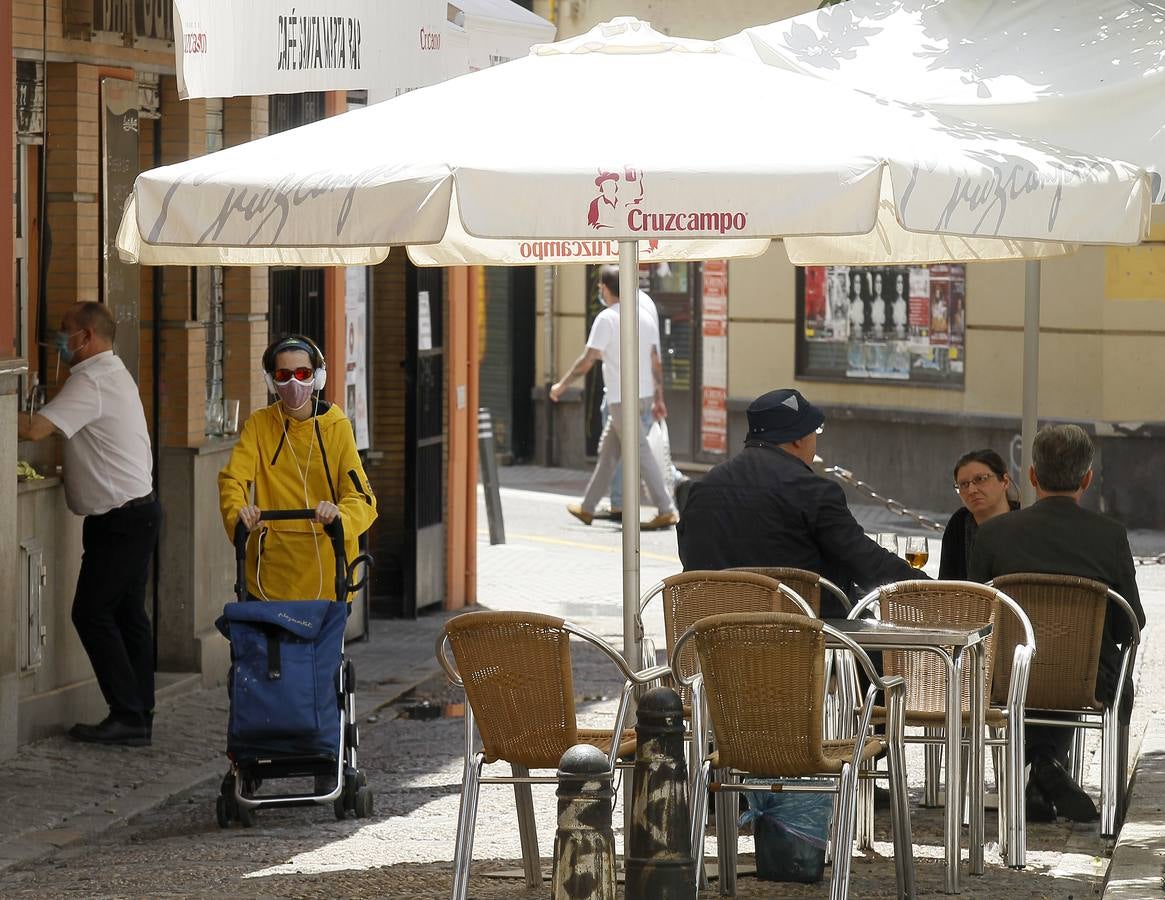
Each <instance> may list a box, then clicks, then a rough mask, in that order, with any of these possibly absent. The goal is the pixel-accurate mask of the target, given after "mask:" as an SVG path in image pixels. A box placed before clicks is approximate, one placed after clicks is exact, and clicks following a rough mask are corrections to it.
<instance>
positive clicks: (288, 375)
mask: <svg viewBox="0 0 1165 900" xmlns="http://www.w3.org/2000/svg"><path fill="white" fill-rule="evenodd" d="M272 377H273V378H274V379H275V383H276V384H287V382H289V381H291V379H292V378H294V379H295V380H296V381H302V382H304V383H305V384H306V383H307V382H309V381H311V380H312V379H313V378H315V377H316V373H315V372H313V371H312V369H311V367H310V366H300V367H299V368H297V369H276V370H275V374H274V375H273V376H272Z"/></svg>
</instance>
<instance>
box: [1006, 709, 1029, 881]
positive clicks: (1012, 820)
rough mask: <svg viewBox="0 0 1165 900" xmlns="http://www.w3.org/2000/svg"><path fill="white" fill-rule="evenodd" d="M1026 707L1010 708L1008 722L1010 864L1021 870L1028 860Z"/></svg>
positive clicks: (1008, 847) (1008, 852) (1008, 863)
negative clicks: (1024, 721) (1024, 722)
mask: <svg viewBox="0 0 1165 900" xmlns="http://www.w3.org/2000/svg"><path fill="white" fill-rule="evenodd" d="M1023 741H1024V724H1023V709H1022V708H1020V709H1018V710H1009V713H1008V721H1007V763H1006V765H1007V797H1006V799H1004V798H1000V799H1001V802H1006V803H1007V865H1008V866H1010V867H1011V868H1013V869H1022V868H1023V867H1024V866H1025V865H1026V859H1027V797H1026V795H1025V793H1024V790H1025V789H1026V787H1027V758H1026V755H1025V752H1024V747H1023Z"/></svg>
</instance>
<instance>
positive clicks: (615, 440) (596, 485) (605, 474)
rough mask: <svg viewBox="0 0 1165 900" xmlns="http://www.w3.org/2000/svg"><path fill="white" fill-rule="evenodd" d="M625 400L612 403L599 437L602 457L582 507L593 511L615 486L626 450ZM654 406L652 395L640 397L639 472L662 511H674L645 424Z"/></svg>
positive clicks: (592, 474) (597, 464) (653, 501)
mask: <svg viewBox="0 0 1165 900" xmlns="http://www.w3.org/2000/svg"><path fill="white" fill-rule="evenodd" d="M622 405H623V404H621V403H612V404H610V415H609V416H607V422H606V424H605V425H604V426H603V436H602V437H601V438H599V461H598V462H597V463H595V471H594V472H593V473H591V480H590V482H589V483H588V484H587V490H586V493H585V494H583V499H582V508H583V510H584V511H586V512H589V513H593V512H594V511H595V508H596V507H597V506H598V505H599V501H600V500H601V499H602V498H603V497H604V495H606V493H607V490H608V489H609V488H610V486H611V479H612V478H613V477H614V476H615V469H616V467H617V466H618V465H619V461H620V458H621V456H622V451H623V419H622V412H621V407H622ZM645 409H646V410H650V409H651V398H650V397H647V398H645V399H642V400H640V401H639V421H638V424H639V474H640V477H642V479H643V481H644V483H646V485H647V493H648V494H649V495H650V496H651V502H652V503H654V504H655V505H656V506H657V507H659V511H660V512H661V513H665V514H666V513H669V512H672V511H673V510H674V509H675V507H674V506H673V505H672V499H671V495H670V494H668V492H667V487H666V486H665V485H664V482H663V473H662V472H660V470H659V464H658V463H656V461H655V456H654V454H652V452H651V448H650V447H648V446H647V429H646V428H644V427H643V413H644V410H645Z"/></svg>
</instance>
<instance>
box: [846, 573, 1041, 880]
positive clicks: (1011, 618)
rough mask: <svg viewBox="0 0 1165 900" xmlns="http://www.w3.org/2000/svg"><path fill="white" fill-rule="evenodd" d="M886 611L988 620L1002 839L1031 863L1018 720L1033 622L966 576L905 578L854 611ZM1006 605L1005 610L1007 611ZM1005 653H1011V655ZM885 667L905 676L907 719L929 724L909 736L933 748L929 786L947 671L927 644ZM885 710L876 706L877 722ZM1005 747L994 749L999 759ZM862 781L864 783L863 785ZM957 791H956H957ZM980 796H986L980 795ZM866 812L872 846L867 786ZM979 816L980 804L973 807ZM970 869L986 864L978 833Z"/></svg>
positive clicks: (887, 659)
mask: <svg viewBox="0 0 1165 900" xmlns="http://www.w3.org/2000/svg"><path fill="white" fill-rule="evenodd" d="M875 608H876V609H878V611H879V613H880V618H881V619H882V620H883V621H886V622H893V623H898V624H912V625H913V624H923V625H934V626H939V627H948V628H950V627H968V628H973V627H979V626H981V625H984V624H987V623H990V624H991V625H992V626H993V627H992V632H991V635H990V636H989V637H988V638H987V640H986V641H985V642H984V656H985V659H984V665H985V669H986V684H987V691H988V695H987V696H986V697H985V698H984V700H985V701H986V702H987V705H986V707H985V719H986V723H987V727H988V728H989V729H990V730H991V737H990V738H989V739H987V740H986V741H985V742H984V743H985V744H986V745H987V746H990V747H992V748H993V749H997V748H998V749H999V750H1001V751H1003V755H1004V756H1005V764H1004V765H1002V766H1001V765H998V764H997V765H996V767H995V773H996V782H997V785H998V787H999V792H1000V803H999V844H1000V850H1001V852H1002V853H1003V854H1004V856H1005V858H1006V860H1007V864H1008V865H1009V866H1011V867H1013V868H1022V867H1023V866H1024V864H1025V855H1026V842H1025V825H1026V816H1025V808H1024V794H1023V773H1024V766H1025V761H1024V748H1023V729H1022V727H1017V723H1018V722H1019V721H1020V719H1021V718H1022V715H1023V712H1022V710H1023V705H1024V697H1025V696H1026V694H1027V685H1028V680H1027V679H1028V673H1029V670H1030V664H1031V657H1032V655H1033V654H1034V653H1035V639H1034V637H1033V634H1032V628H1031V623H1030V622H1029V621H1028V619H1027V616H1026V615H1025V614H1024V611H1023V609H1022V608H1020V606H1019V604H1017V603H1016V602H1015V600H1013V599H1012V598H1011V597H1009V596H1007V594H1005V593H1003V592H1002V591H1001V590H997V589H995V588H992V587H989V586H985V585H982V584H976V583H974V582H968V581H902V582H898V583H896V584H889V585H884V586H882V587H880V588H877V589H876V590H874V591H871V592H870V593H869V594H867V595H866V596H865V597H863V598H862V599H861V600H860V601H859V602H858V603H857V605H856V606H854V608H853V609H852V610H851V611H850V618H851V619H856V618H858V617H860V616H862V615H863V614H864V613H866V612H867V611H868V610H871V609H875ZM1000 610H1005V612H1003V613H1002V614H1001V613H1000ZM1004 624H1006V625H1007V626H1009V627H1010V628H1011V633H1012V634H1013V635H1014V636H1015V637H1016V640H1014V641H1013V642H1011V643H1009V644H1007V645H1006V646H1008V647H1012V648H1014V650H1013V652H1012V654H1011V657H1010V658H1009V659H1008V663H1009V665H1008V666H1007V671H1008V675H1009V677H1008V680H1007V682H1006V689H1005V690H1004V691H1003V693H1002V694H1001V695H999V703H998V704H995V705H993V704H992V703H991V702H990V697H991V686H992V684H993V677H994V671H995V665H996V660H997V656H998V654H997V650H996V648H997V646H999V644H998V631H997V630H996V629H997V628H998V627H1000V626H1001V625H1004ZM1005 655H1006V654H1005ZM882 669H883V672H885V674H887V675H901V676H902V677H903V678H904V679H905V680H906V724H907V726H918V727H922V728H923V734H921V735H914V734H911V735H908V736H907V737H906V741H907V742H910V743H922V744H925V745H926V748H927V751H928V752H927V781H928V792H929V790H930V789H931V788H932V787H933V786H934V785H935V784H936V783H937V770H938V761H939V759H940V758H941V756H940V754H941V750H942V747H943V745H944V744H945V742H946V737H945V734H946V712H947V670H946V664H945V663H944V662H943V661H942V660H941V658H940V657H939V656H938V655H937V654H934V653H929V652H925V651H901V650H895V651H883V654H882ZM970 680H971V673H970V671H966V670H965V671H964V672H963V681H962V685H961V690H962V709H963V718H964V721H969V718H970ZM883 716H884V712H883V711H882V710H877V711H875V721H877V720H879V719H880V718H882V717H883ZM998 758H999V754H998V753H997V754H996V759H997V760H998ZM863 787H865V786H864V785H863ZM950 788H951V786H949V785H948V796H947V802H948V803H950V802H952V801H953V800H954V801H957V800H959V799H961V793H962V786H961V785H960V786H959V787H958V788H957V789H955V790H953V791H952V790H951V789H950ZM952 794H954V797H953V798H952V796H951V795H952ZM978 799H980V800H981V798H978ZM861 800H862V803H861V807H862V808H861V810H860V813H861V816H860V818H859V821H858V846H859V847H863V848H865V847H869V846H872V840H873V821H872V820H873V791H872V790H863V794H862V798H861ZM973 812H974V814H975V816H976V817H977V818H976V819H973V821H975V820H980V821H981V818H978V817H981V816H982V813H983V809H982V806H981V805H980V806H977V808H976V809H975V810H974V811H973ZM971 859H972V871H973V872H974V871H976V870H980V871H981V866H982V843H980V842H979V841H978V840H977V839H975V838H974V836H972V844H971Z"/></svg>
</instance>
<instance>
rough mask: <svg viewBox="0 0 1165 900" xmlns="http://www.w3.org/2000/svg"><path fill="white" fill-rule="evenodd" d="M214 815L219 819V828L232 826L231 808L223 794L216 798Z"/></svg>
mask: <svg viewBox="0 0 1165 900" xmlns="http://www.w3.org/2000/svg"><path fill="white" fill-rule="evenodd" d="M214 817H215V819H217V820H218V827H219V828H230V827H231V810H230V807H229V806H228V805H227V798H226V797H223V796H222V795H221V794H220V795H219V796H218V797H215V798H214Z"/></svg>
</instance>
